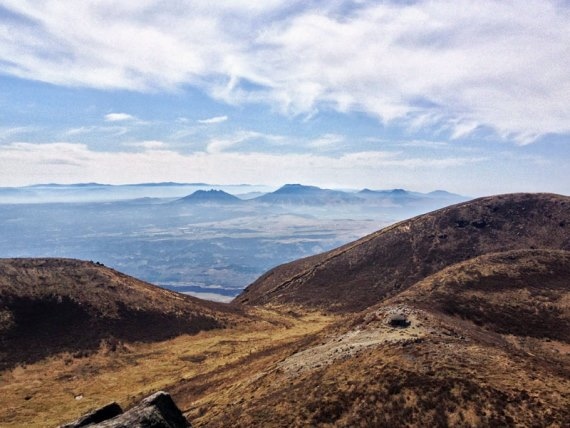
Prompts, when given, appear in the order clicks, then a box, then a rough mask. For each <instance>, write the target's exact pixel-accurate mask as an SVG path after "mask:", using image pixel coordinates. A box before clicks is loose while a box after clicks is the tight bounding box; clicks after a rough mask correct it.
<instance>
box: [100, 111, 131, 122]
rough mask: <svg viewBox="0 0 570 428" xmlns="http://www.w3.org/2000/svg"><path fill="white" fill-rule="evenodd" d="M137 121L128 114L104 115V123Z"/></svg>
mask: <svg viewBox="0 0 570 428" xmlns="http://www.w3.org/2000/svg"><path fill="white" fill-rule="evenodd" d="M132 120H137V118H136V117H135V116H133V115H130V114H128V113H109V114H106V115H105V121H106V122H126V121H132Z"/></svg>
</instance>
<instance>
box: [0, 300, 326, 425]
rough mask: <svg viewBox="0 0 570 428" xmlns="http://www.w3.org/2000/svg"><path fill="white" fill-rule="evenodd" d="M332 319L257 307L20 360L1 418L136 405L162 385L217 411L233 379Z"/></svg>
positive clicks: (1, 387)
mask: <svg viewBox="0 0 570 428" xmlns="http://www.w3.org/2000/svg"><path fill="white" fill-rule="evenodd" d="M332 321H333V318H332V317H327V316H321V315H318V314H307V315H304V316H290V315H279V314H277V313H273V312H271V311H266V310H261V309H260V310H257V309H256V310H253V311H252V313H251V318H250V319H249V321H247V322H243V323H241V324H240V325H239V326H235V327H233V328H228V329H224V330H215V331H207V332H201V333H198V334H196V335H194V336H188V335H182V336H179V337H177V338H174V339H170V340H167V341H163V342H156V343H140V342H139V343H119V344H115V345H114V346H113V348H114V350H111V349H110V347H109V346H108V345H107V344H103V345H102V346H101V347H100V349H99V350H98V351H97V352H96V353H94V354H92V355H90V356H88V357H73V356H72V355H70V354H61V355H55V356H52V357H50V358H48V359H47V360H43V361H41V362H37V363H34V364H29V365H24V366H19V367H16V368H14V369H12V370H7V371H4V372H1V373H0V426H2V427H22V426H55V425H57V424H60V423H63V422H66V421H70V420H73V419H75V418H77V417H78V416H80V415H81V414H83V413H84V412H86V411H88V410H89V409H92V408H95V407H97V406H101V405H103V404H106V403H107V402H109V401H113V400H115V401H117V402H119V404H121V405H122V406H128V405H131V404H133V403H135V402H136V401H137V400H140V398H141V397H143V396H146V395H148V394H149V393H151V392H154V391H156V390H158V389H165V390H167V391H169V392H171V393H173V394H174V398H175V400H176V402H177V404H178V405H179V406H180V407H181V408H182V409H183V410H185V411H191V412H192V413H193V414H194V413H196V412H198V413H199V412H208V414H210V412H212V411H215V409H216V403H217V402H218V401H221V402H224V400H225V398H226V396H225V393H227V392H228V391H229V390H230V388H231V385H240V382H242V381H243V380H244V379H247V378H249V377H250V376H251V375H252V373H257V371H258V370H263V368H264V367H266V366H269V365H271V363H272V362H273V361H275V360H278V359H280V358H284V356H286V355H288V354H289V353H290V352H291V351H290V349H295V348H296V347H297V346H299V345H298V344H297V343H298V342H299V341H301V342H303V341H304V340H305V338H306V337H310V336H311V335H313V334H315V333H316V332H318V331H319V330H321V329H322V328H323V327H324V326H326V325H328V324H329V323H330V322H332ZM79 397H81V398H80V399H77V398H79ZM195 399H199V401H198V402H197V403H194V400H195Z"/></svg>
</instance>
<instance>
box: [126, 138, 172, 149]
mask: <svg viewBox="0 0 570 428" xmlns="http://www.w3.org/2000/svg"><path fill="white" fill-rule="evenodd" d="M123 146H127V147H136V148H142V149H145V150H167V149H168V148H169V147H170V144H168V143H165V142H164V141H156V140H149V141H136V142H127V143H123Z"/></svg>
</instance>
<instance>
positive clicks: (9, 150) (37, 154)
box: [0, 141, 485, 185]
mask: <svg viewBox="0 0 570 428" xmlns="http://www.w3.org/2000/svg"><path fill="white" fill-rule="evenodd" d="M131 146H136V147H142V148H143V149H144V150H143V151H136V152H131V151H121V152H109V151H94V150H92V149H90V148H89V147H88V146H87V145H85V144H74V143H65V142H62V143H51V144H32V143H12V144H9V145H5V146H0V166H1V168H0V182H2V183H6V184H11V183H13V184H30V183H37V182H38V180H39V179H38V177H41V180H39V182H45V180H51V181H57V182H79V181H82V180H89V181H99V182H108V183H125V182H145V181H149V180H157V181H160V180H165V179H167V180H170V179H172V180H188V181H207V182H216V183H241V182H250V183H256V182H259V181H261V180H262V181H264V182H265V181H267V182H268V184H280V183H283V182H287V181H290V178H291V177H296V179H298V180H299V181H302V182H305V183H323V184H324V183H326V182H328V183H331V181H335V180H338V181H337V182H336V184H337V185H340V184H342V183H347V182H351V183H359V182H362V183H367V184H369V183H370V176H371V175H372V174H375V173H377V172H379V171H391V172H393V173H395V174H397V176H396V178H395V179H397V178H399V177H401V176H405V174H406V172H405V171H408V172H409V170H410V169H414V170H420V171H425V172H426V173H427V172H429V173H432V172H433V170H434V169H435V170H444V169H447V168H450V167H451V168H453V167H460V166H466V165H470V164H474V163H479V162H483V161H484V160H485V159H483V158H460V157H449V158H434V159H424V158H422V159H419V158H408V157H405V156H403V155H402V154H401V153H397V152H380V151H376V152H360V153H352V154H348V155H344V156H340V157H336V156H335V157H333V156H327V155H316V154H285V155H283V154H281V155H277V154H270V153H259V152H245V153H240V152H222V151H212V152H196V153H190V154H181V153H178V152H175V151H173V150H169V149H168V146H167V145H165V144H163V143H162V142H160V141H147V142H141V143H133V144H131ZM125 165H129V166H130V168H125V167H124V166H125ZM16 170H17V171H16ZM22 172H24V175H22ZM22 177H25V179H26V182H25V183H23V182H22V181H21V180H22ZM331 177H333V178H332V180H331ZM14 180H20V181H19V182H15V181H14Z"/></svg>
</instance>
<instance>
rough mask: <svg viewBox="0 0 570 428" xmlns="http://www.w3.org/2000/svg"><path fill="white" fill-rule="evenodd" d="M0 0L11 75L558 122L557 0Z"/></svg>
mask: <svg viewBox="0 0 570 428" xmlns="http://www.w3.org/2000/svg"><path fill="white" fill-rule="evenodd" d="M0 5H2V6H3V7H5V8H6V9H8V10H10V11H12V12H13V13H16V14H20V15H22V16H24V17H25V18H27V20H9V19H4V20H3V21H2V20H1V19H2V18H0V71H2V72H3V73H8V74H12V75H16V76H19V77H23V78H31V79H36V80H42V81H46V82H51V83H54V84H59V85H71V86H88V87H95V88H105V89H129V90H137V91H159V90H164V89H166V90H179V89H181V88H183V87H185V86H187V85H190V86H194V87H197V88H199V89H201V90H203V91H205V92H207V93H209V94H210V95H211V96H213V97H217V98H219V99H222V100H225V101H227V102H229V103H233V104H239V103H252V102H253V103H266V104H269V105H271V106H272V107H273V108H274V109H275V110H277V111H281V112H283V113H286V114H293V115H297V114H298V115H301V116H303V117H312V116H314V115H315V113H316V112H318V111H319V110H322V109H331V108H332V109H335V110H337V111H339V112H350V111H358V112H365V113H367V114H369V115H372V116H375V117H377V118H378V119H379V120H381V121H383V122H390V123H394V124H399V125H400V126H404V127H420V128H422V129H431V130H435V131H437V130H447V131H446V132H448V133H449V136H450V137H451V138H462V137H465V136H466V135H469V134H470V133H472V132H474V131H475V132H476V131H477V129H478V128H479V127H485V128H486V129H493V130H495V131H496V132H497V134H498V135H500V136H502V137H504V138H507V139H510V140H514V141H516V142H518V143H520V144H527V143H530V142H533V141H535V140H536V139H537V138H540V137H541V136H543V135H545V134H548V133H558V134H566V133H569V132H570V111H569V110H568V108H567V106H568V100H569V99H570V73H568V69H570V31H568V22H570V4H568V2H563V1H558V0H528V1H525V2H524V4H522V3H520V2H515V1H499V0H480V1H477V2H473V1H472V0H457V1H453V2H451V1H450V0H431V1H427V0H418V1H414V2H398V1H384V2H377V1H372V0H363V1H359V2H352V3H350V2H325V1H324V0H323V1H319V0H317V1H316V2H301V1H285V0H272V1H264V2H246V1H236V2H230V3H228V2H223V3H222V2H206V1H205V0H195V1H192V2H188V3H179V2H171V3H164V2H161V1H159V0H145V1H142V2H141V1H135V0H125V1H122V2H120V5H118V4H115V3H113V4H111V3H110V2H108V1H98V2H75V3H74V5H73V7H64V6H62V4H61V2H60V1H58V0H46V1H43V2H36V1H33V0H0ZM341 10H342V12H341ZM114 114H115V115H118V114H121V113H114ZM123 114H124V113H123ZM117 120H127V118H123V119H119V118H118V119H117ZM206 120H207V119H206Z"/></svg>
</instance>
